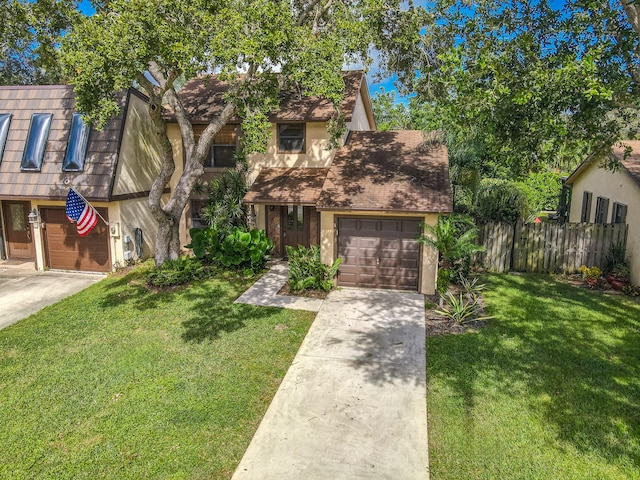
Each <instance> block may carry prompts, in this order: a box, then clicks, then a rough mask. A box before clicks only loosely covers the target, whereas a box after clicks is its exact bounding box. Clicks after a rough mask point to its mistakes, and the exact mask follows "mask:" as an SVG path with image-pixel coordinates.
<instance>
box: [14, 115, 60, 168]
mask: <svg viewBox="0 0 640 480" xmlns="http://www.w3.org/2000/svg"><path fill="white" fill-rule="evenodd" d="M52 118H53V115H52V114H51V113H34V114H33V115H31V125H29V135H28V136H27V145H26V146H25V149H24V155H23V156H22V163H21V164H20V170H26V171H34V172H39V171H40V169H41V168H42V160H43V159H44V151H45V148H46V146H47V138H48V137H49V128H51V119H52Z"/></svg>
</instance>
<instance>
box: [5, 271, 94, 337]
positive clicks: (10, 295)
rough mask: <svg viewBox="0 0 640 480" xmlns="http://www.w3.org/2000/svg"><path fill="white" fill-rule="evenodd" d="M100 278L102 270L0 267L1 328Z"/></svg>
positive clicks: (82, 288)
mask: <svg viewBox="0 0 640 480" xmlns="http://www.w3.org/2000/svg"><path fill="white" fill-rule="evenodd" d="M103 278H105V275H101V274H84V273H64V272H43V271H37V270H24V269H20V268H17V269H0V329H1V328H4V327H6V326H8V325H11V324H13V323H16V322H17V321H19V320H22V319H23V318H26V317H28V316H29V315H31V314H33V313H36V312H38V311H40V310H41V309H43V308H44V307H46V306H48V305H52V304H54V303H56V302H59V301H60V300H62V299H63V298H66V297H68V296H70V295H73V294H74V293H77V292H79V291H80V290H84V289H85V288H87V287H88V286H89V285H92V284H94V283H96V282H98V281H100V280H102V279H103Z"/></svg>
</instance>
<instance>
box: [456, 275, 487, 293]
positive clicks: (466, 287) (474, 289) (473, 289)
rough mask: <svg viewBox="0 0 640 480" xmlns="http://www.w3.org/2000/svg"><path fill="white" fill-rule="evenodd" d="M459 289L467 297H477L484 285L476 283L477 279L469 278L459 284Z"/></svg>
mask: <svg viewBox="0 0 640 480" xmlns="http://www.w3.org/2000/svg"><path fill="white" fill-rule="evenodd" d="M460 287H461V288H462V291H463V292H464V293H465V294H466V295H467V296H469V295H479V294H480V292H482V291H483V290H484V289H485V287H486V285H485V284H484V283H480V284H479V283H478V277H476V278H474V279H473V280H470V279H469V278H463V279H462V281H461V282H460Z"/></svg>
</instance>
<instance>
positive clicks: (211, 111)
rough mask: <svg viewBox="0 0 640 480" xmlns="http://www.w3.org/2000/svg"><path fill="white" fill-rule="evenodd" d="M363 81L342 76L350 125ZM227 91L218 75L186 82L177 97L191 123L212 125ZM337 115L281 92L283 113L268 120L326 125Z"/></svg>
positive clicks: (323, 103)
mask: <svg viewBox="0 0 640 480" xmlns="http://www.w3.org/2000/svg"><path fill="white" fill-rule="evenodd" d="M363 77H364V73H363V72H362V70H350V71H345V72H343V79H344V84H345V90H344V98H343V100H342V104H341V105H340V107H341V110H342V112H343V113H344V114H345V116H346V121H347V122H349V121H351V116H352V114H353V110H354V108H355V105H356V99H357V98H358V92H359V90H360V86H361V85H362V81H363ZM228 89H229V84H228V83H227V82H223V81H221V80H219V79H218V78H217V77H216V76H215V75H206V76H202V77H198V78H194V79H192V80H190V81H189V82H187V83H186V84H185V85H184V86H183V87H182V89H181V90H180V92H178V97H179V98H180V100H181V101H182V104H183V106H184V108H185V109H186V111H187V115H188V116H189V120H190V121H191V123H209V122H210V121H211V119H212V118H213V117H215V116H216V115H218V114H219V113H220V112H221V111H222V109H223V108H224V105H225V102H224V100H223V95H224V94H225V93H226V92H227V91H228ZM165 108H166V115H165V118H166V120H167V121H175V116H174V114H173V111H172V110H171V108H170V107H168V106H167V107H165ZM334 113H335V112H334V109H333V105H332V104H331V102H330V101H329V100H327V99H323V98H319V97H304V96H301V95H300V94H299V93H298V92H294V91H288V92H282V94H281V98H280V109H279V110H277V111H275V112H272V114H271V116H270V118H269V119H270V121H271V122H295V121H300V122H304V121H307V122H308V121H317V122H325V121H327V120H329V119H331V118H332V116H333V114H334ZM232 122H234V123H235V122H239V119H238V118H234V119H232Z"/></svg>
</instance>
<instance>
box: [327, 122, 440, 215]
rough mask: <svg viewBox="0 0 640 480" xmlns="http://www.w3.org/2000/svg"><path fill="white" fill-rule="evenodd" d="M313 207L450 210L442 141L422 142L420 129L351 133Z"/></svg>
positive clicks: (338, 152) (414, 210) (437, 211)
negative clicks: (429, 143) (439, 142)
mask: <svg viewBox="0 0 640 480" xmlns="http://www.w3.org/2000/svg"><path fill="white" fill-rule="evenodd" d="M316 207H317V208H318V209H319V210H351V211H354V210H362V211H373V210H375V211H389V212H406V213H439V212H443V213H444V212H451V211H452V203H451V185H450V182H449V162H448V157H447V149H446V147H445V146H444V145H426V144H425V143H424V142H423V136H422V132H420V131H414V130H402V131H388V132H376V131H373V132H351V133H350V134H349V138H348V140H347V143H346V145H345V146H344V147H342V148H340V149H338V151H337V152H336V155H335V158H334V160H333V163H332V165H331V168H330V169H329V173H328V174H327V178H326V180H325V182H324V185H323V187H322V193H321V195H320V199H319V200H318V203H317V205H316Z"/></svg>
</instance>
